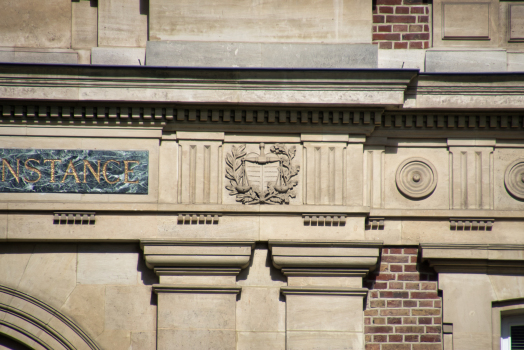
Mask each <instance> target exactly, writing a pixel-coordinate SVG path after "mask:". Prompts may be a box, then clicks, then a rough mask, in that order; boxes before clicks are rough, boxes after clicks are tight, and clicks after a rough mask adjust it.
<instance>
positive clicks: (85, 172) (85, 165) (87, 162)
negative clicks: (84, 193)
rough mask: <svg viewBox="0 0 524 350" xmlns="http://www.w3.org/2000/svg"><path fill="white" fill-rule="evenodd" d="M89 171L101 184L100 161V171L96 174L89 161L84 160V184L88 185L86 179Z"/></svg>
mask: <svg viewBox="0 0 524 350" xmlns="http://www.w3.org/2000/svg"><path fill="white" fill-rule="evenodd" d="M87 169H89V170H90V171H91V173H92V174H93V176H94V177H95V179H96V181H98V183H100V161H98V171H96V172H95V169H93V167H92V166H91V164H89V161H87V160H85V159H84V183H86V177H87Z"/></svg>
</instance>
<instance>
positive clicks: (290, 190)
mask: <svg viewBox="0 0 524 350" xmlns="http://www.w3.org/2000/svg"><path fill="white" fill-rule="evenodd" d="M265 147H266V146H265V144H264V143H261V144H260V145H259V148H260V153H255V152H250V153H247V152H246V145H239V146H238V147H237V146H235V145H233V146H231V152H229V153H227V154H226V174H225V176H226V178H227V179H228V180H229V185H226V189H227V190H228V191H229V194H230V195H231V196H236V201H237V202H240V203H242V204H284V203H285V204H289V201H290V198H295V197H296V192H295V190H294V187H295V186H296V185H297V184H298V181H297V179H296V176H297V174H298V172H299V170H300V166H298V165H295V164H294V162H293V159H294V158H295V154H296V147H295V146H291V147H287V146H285V145H282V144H278V143H277V144H275V145H273V146H271V148H270V152H269V153H268V154H266V153H265Z"/></svg>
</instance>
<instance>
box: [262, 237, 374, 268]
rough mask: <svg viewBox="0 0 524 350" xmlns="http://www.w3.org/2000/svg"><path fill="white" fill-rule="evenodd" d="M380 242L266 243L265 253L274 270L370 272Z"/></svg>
mask: <svg viewBox="0 0 524 350" xmlns="http://www.w3.org/2000/svg"><path fill="white" fill-rule="evenodd" d="M381 246H382V242H373V241H355V242H347V241H346V242H345V241H324V242H321V241H308V240H300V241H299V240H297V241H289V240H270V241H269V249H270V250H271V258H272V261H273V265H274V266H275V267H276V268H277V269H288V270H287V271H288V273H289V271H290V269H296V268H299V269H302V271H303V269H304V268H312V269H316V268H322V269H326V268H339V269H358V270H363V269H367V270H368V271H370V270H373V269H374V268H375V265H376V264H377V261H378V256H379V254H380V247H381Z"/></svg>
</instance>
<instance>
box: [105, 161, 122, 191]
mask: <svg viewBox="0 0 524 350" xmlns="http://www.w3.org/2000/svg"><path fill="white" fill-rule="evenodd" d="M111 162H113V163H116V164H118V165H120V162H118V161H116V160H114V159H110V160H108V161H107V162H105V163H104V167H103V170H102V174H104V179H106V181H107V183H108V184H111V185H113V184H116V183H117V182H118V181H120V179H116V180H115V181H109V179H108V178H107V166H108V165H109V163H111Z"/></svg>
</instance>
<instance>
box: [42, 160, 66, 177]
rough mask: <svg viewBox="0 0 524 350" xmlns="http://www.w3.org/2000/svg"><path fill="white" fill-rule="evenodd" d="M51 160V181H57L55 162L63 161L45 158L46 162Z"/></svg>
mask: <svg viewBox="0 0 524 350" xmlns="http://www.w3.org/2000/svg"><path fill="white" fill-rule="evenodd" d="M47 162H51V181H50V182H55V163H62V161H61V160H60V159H44V164H45V163H47Z"/></svg>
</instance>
